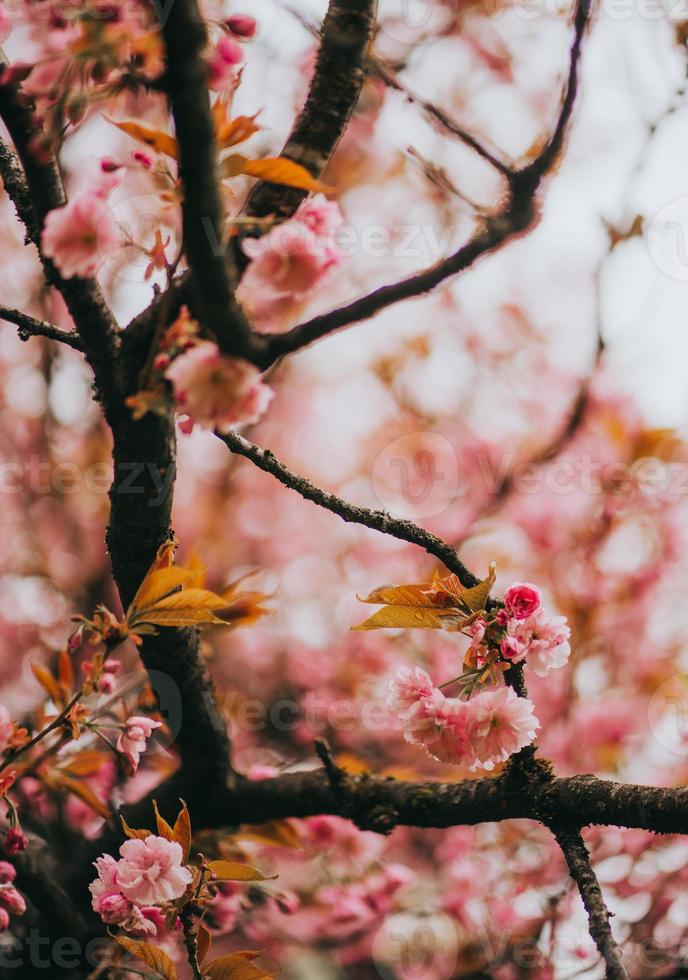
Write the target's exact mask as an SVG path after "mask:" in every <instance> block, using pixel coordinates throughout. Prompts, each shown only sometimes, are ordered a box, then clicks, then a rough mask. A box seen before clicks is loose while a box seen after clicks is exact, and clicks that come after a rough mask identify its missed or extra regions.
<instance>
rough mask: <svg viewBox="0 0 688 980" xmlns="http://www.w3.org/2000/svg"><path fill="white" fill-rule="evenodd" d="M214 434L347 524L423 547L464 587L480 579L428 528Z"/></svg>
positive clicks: (244, 442)
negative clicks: (356, 500)
mask: <svg viewBox="0 0 688 980" xmlns="http://www.w3.org/2000/svg"><path fill="white" fill-rule="evenodd" d="M216 435H217V436H218V438H219V439H221V440H222V441H223V442H224V444H225V445H226V446H227V447H228V448H229V449H230V450H231V451H232V452H233V453H236V454H237V455H238V456H244V457H245V458H246V459H250V460H251V462H252V463H254V464H255V465H256V466H257V467H258V468H259V469H261V470H263V471H264V472H265V473H270V475H271V476H274V477H275V478H276V479H277V480H279V482H280V483H282V484H283V485H284V486H285V487H288V488H289V489H290V490H295V491H296V492H297V493H299V494H300V495H301V496H302V497H303V498H304V499H305V500H310V501H311V502H312V503H314V504H317V505H318V506H319V507H323V508H324V509H325V510H329V511H330V512H331V513H332V514H337V516H338V517H341V519H342V520H343V521H346V522H347V523H348V524H361V525H362V526H363V527H368V528H370V529H371V530H373V531H379V532H380V533H381V534H388V535H389V536H390V537H392V538H397V539H398V540H399V541H407V542H408V543H409V544H415V545H418V547H419V548H423V549H424V550H425V551H427V553H428V554H429V555H432V556H433V558H437V559H438V561H441V562H442V563H443V564H444V565H446V567H447V568H448V569H449V571H450V572H454V574H455V575H457V576H458V578H459V581H460V582H461V584H462V585H464V586H465V587H466V588H471V586H474V585H477V584H478V582H479V581H480V580H479V579H478V578H477V577H476V576H475V575H474V574H473V572H471V571H470V569H468V568H467V567H466V566H465V565H464V563H463V562H462V561H461V559H460V558H459V556H458V555H457V554H456V551H455V550H454V549H453V548H452V547H451V545H449V544H447V542H446V541H442V539H441V538H438V537H436V535H434V534H431V533H430V531H426V530H424V529H423V528H421V527H418V525H417V524H414V523H413V522H412V521H405V520H402V519H401V518H399V517H392V516H391V514H388V513H387V512H386V511H384V510H371V509H370V508H368V507H358V506H357V505H356V504H350V503H348V502H347V501H346V500H342V498H341V497H337V496H335V495H334V494H333V493H328V492H327V491H326V490H321V489H320V488H319V487H316V486H315V485H314V484H313V483H311V482H310V480H307V479H306V478H305V477H303V476H298V475H297V474H296V473H293V472H292V471H291V470H290V469H288V467H286V466H285V465H284V463H281V462H280V461H279V460H278V459H277V458H276V457H275V456H273V454H272V453H271V452H270V451H269V450H267V449H261V448H260V447H259V446H256V445H254V443H252V442H249V440H248V439H244V437H243V436H240V435H238V434H237V433H236V432H229V433H224V434H223V433H216Z"/></svg>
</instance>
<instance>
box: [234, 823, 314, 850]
mask: <svg viewBox="0 0 688 980" xmlns="http://www.w3.org/2000/svg"><path fill="white" fill-rule="evenodd" d="M235 836H236V837H240V838H241V839H242V840H252V841H255V842H256V843H258V844H268V845H271V846H272V847H275V846H276V847H290V848H297V847H300V846H301V836H300V835H299V832H298V831H297V830H296V828H295V826H294V825H293V824H292V823H290V822H289V821H288V820H269V821H268V822H267V823H259V824H256V825H255V826H254V827H242V828H241V830H240V831H239V833H238V834H235Z"/></svg>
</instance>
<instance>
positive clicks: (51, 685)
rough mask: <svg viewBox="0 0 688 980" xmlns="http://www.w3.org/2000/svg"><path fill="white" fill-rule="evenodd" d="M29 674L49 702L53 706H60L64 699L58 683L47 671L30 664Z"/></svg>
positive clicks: (38, 665) (32, 663)
mask: <svg viewBox="0 0 688 980" xmlns="http://www.w3.org/2000/svg"><path fill="white" fill-rule="evenodd" d="M31 673H32V674H33V676H34V677H35V678H36V680H37V681H38V683H39V684H40V685H41V687H42V688H43V690H44V691H45V692H46V694H47V695H48V697H49V698H50V700H51V701H53V702H54V703H55V704H62V702H63V700H64V698H63V695H62V690H61V688H60V685H59V683H58V682H57V680H56V679H55V678H54V677H53V675H52V674H51V673H50V671H49V670H46V668H45V667H42V666H41V665H40V664H38V663H35V662H34V661H32V662H31Z"/></svg>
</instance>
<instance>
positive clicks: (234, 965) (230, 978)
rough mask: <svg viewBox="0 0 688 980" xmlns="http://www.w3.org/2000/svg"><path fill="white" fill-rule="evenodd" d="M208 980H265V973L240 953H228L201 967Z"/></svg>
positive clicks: (266, 976) (267, 975)
mask: <svg viewBox="0 0 688 980" xmlns="http://www.w3.org/2000/svg"><path fill="white" fill-rule="evenodd" d="M203 972H204V974H205V975H206V976H207V977H208V980H267V978H269V977H270V974H269V973H265V971H264V970H261V969H260V967H257V966H254V964H253V963H252V962H251V961H250V959H248V958H247V957H246V956H243V955H242V954H241V953H229V954H228V955H227V956H221V957H220V958H219V959H217V960H213V962H212V963H208V964H207V966H204V967H203Z"/></svg>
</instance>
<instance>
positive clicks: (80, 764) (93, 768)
mask: <svg viewBox="0 0 688 980" xmlns="http://www.w3.org/2000/svg"><path fill="white" fill-rule="evenodd" d="M107 759H108V756H107V755H106V754H105V753H104V752H97V751H96V750H95V749H86V750H85V751H84V752H80V753H79V754H78V755H75V756H74V757H73V758H71V759H70V760H69V762H67V763H65V764H64V765H62V766H60V769H61V771H63V772H68V773H69V774H70V775H71V776H93V775H94V774H95V773H97V772H100V770H101V769H102V768H103V763H105V762H106V761H107Z"/></svg>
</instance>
